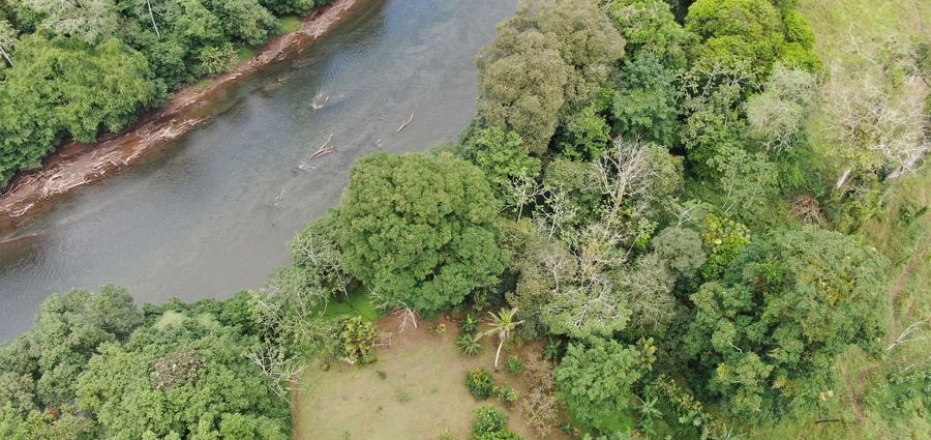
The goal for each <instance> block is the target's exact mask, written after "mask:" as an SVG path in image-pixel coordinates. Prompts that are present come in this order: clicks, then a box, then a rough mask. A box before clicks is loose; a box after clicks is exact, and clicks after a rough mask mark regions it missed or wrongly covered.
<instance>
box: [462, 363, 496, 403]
mask: <svg viewBox="0 0 931 440" xmlns="http://www.w3.org/2000/svg"><path fill="white" fill-rule="evenodd" d="M465 386H466V388H467V389H468V390H469V392H470V393H472V396H473V397H475V399H476V400H485V399H487V398H488V396H491V393H492V392H493V391H494V389H495V382H494V380H493V379H492V378H491V373H489V372H488V370H485V369H483V368H479V369H477V370H472V371H469V373H468V374H467V375H466V380H465Z"/></svg>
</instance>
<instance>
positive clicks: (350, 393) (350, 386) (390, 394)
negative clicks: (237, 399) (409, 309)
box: [293, 317, 566, 440]
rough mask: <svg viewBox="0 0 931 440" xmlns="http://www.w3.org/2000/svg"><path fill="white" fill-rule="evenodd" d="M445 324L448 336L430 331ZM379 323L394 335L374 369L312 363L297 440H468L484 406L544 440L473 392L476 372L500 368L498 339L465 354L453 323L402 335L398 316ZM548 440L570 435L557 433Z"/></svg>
mask: <svg viewBox="0 0 931 440" xmlns="http://www.w3.org/2000/svg"><path fill="white" fill-rule="evenodd" d="M439 324H445V325H446V328H447V329H448V331H446V332H443V333H441V334H438V332H431V331H430V328H436V326H438V325H439ZM378 325H379V327H380V328H381V329H382V330H383V331H386V332H393V333H394V337H393V344H392V346H391V347H390V348H380V349H379V350H378V361H377V362H375V363H374V364H372V365H368V366H364V367H356V366H351V365H346V364H342V363H340V364H334V365H332V367H331V368H330V369H329V370H328V371H323V370H321V369H320V368H317V365H316V364H313V365H312V366H311V367H309V368H308V369H307V370H306V372H305V373H304V377H303V380H302V387H301V389H300V391H299V392H298V396H297V403H296V408H295V412H294V417H295V419H294V436H293V437H294V439H295V440H328V439H364V440H397V439H418V440H421V439H422V440H431V439H438V438H439V437H440V436H441V435H443V434H453V435H455V436H457V437H458V438H460V439H467V438H469V431H470V429H471V426H472V421H473V411H474V409H475V408H476V407H478V406H482V405H494V406H496V407H498V408H499V409H501V410H503V411H505V412H506V413H508V414H509V416H510V422H509V423H508V426H509V428H510V429H511V430H512V431H514V432H516V433H518V434H520V435H521V436H523V437H524V438H525V439H535V438H539V437H538V436H536V435H535V434H534V432H532V430H531V428H530V426H529V425H528V424H526V423H525V422H524V421H523V420H522V419H521V417H520V415H519V414H518V411H517V410H506V409H505V408H504V406H503V405H501V404H500V403H499V402H498V401H497V400H496V399H494V398H490V399H488V400H486V401H482V402H478V401H476V400H475V399H474V398H473V397H472V396H471V395H470V394H469V392H468V390H466V387H465V385H464V381H465V377H466V373H467V372H468V371H469V370H471V369H475V368H485V369H487V370H489V371H491V370H492V369H493V362H494V354H495V352H494V349H495V347H493V346H492V344H493V343H494V342H495V341H493V340H492V339H488V338H484V339H483V340H482V343H483V344H484V346H485V347H484V350H483V351H482V353H481V354H480V355H478V356H475V357H466V356H464V355H463V354H461V353H460V352H459V349H458V348H457V347H456V343H455V340H456V337H457V336H458V332H457V331H456V330H455V329H456V328H458V325H457V323H456V322H454V321H451V320H446V319H442V320H440V321H436V322H421V325H420V326H419V328H416V329H408V330H407V331H405V332H404V333H401V332H399V331H398V325H399V319H398V318H397V317H389V318H386V319H384V320H382V321H380V322H379V323H378ZM533 350H536V351H537V352H539V347H537V346H525V347H524V348H523V349H521V350H520V352H522V353H525V352H528V351H533ZM514 353H515V352H514V351H510V352H508V353H506V354H509V355H510V354H514ZM493 375H494V378H495V381H496V383H499V384H502V383H507V384H509V385H511V386H513V387H514V388H516V389H517V390H518V391H519V392H520V393H521V395H522V396H523V395H526V392H527V390H526V389H524V385H523V384H521V383H520V380H519V379H517V378H515V377H514V376H513V375H511V374H510V373H508V372H507V370H506V369H505V368H501V371H499V372H497V373H493ZM547 438H548V439H563V438H566V437H564V436H563V434H562V433H561V432H558V431H557V430H554V431H553V432H551V434H550V435H548V436H547Z"/></svg>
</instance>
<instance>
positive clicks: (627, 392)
mask: <svg viewBox="0 0 931 440" xmlns="http://www.w3.org/2000/svg"><path fill="white" fill-rule="evenodd" d="M639 355H640V354H639V353H638V351H637V350H635V349H633V348H629V347H625V346H623V345H621V344H619V343H618V342H616V341H613V340H602V341H597V342H594V343H592V344H591V345H588V346H585V345H581V344H574V343H573V344H569V347H568V349H567V350H566V355H565V357H563V359H562V360H561V361H560V362H559V366H557V367H556V369H555V370H554V371H553V374H554V376H555V377H556V383H557V385H559V391H560V394H561V396H562V401H563V402H565V403H566V406H568V407H569V411H570V412H571V413H572V416H573V417H574V418H575V419H576V420H578V421H579V422H581V423H583V424H584V425H586V426H588V427H593V428H595V429H598V430H599V431H601V432H602V433H612V434H613V433H614V432H615V431H616V430H618V429H620V428H621V427H622V426H623V425H622V423H623V422H622V420H623V419H624V418H626V416H625V414H624V411H625V410H626V409H627V408H628V407H629V406H630V401H631V399H632V398H633V394H632V391H631V386H632V385H633V384H634V383H635V382H636V381H637V380H639V379H640V377H641V376H642V374H643V373H642V372H641V371H640V369H639V367H638V357H639ZM619 422H620V423H619Z"/></svg>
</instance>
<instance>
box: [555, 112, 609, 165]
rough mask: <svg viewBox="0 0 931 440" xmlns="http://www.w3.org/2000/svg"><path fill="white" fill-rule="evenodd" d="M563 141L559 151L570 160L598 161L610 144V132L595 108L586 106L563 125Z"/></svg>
mask: <svg viewBox="0 0 931 440" xmlns="http://www.w3.org/2000/svg"><path fill="white" fill-rule="evenodd" d="M564 138H565V139H564V140H563V141H562V142H560V146H559V149H560V150H561V151H562V154H563V155H565V156H567V157H569V158H572V159H576V160H579V159H582V160H592V159H598V158H600V157H601V155H602V154H603V153H604V150H606V149H607V148H608V146H609V145H610V144H611V130H610V127H608V123H607V121H605V119H604V117H602V116H601V115H599V114H598V113H597V112H596V110H595V107H593V106H588V107H585V108H584V109H582V111H580V112H578V113H575V114H573V115H570V116H569V117H568V120H567V121H566V125H565V135H564Z"/></svg>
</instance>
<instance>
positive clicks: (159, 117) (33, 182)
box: [0, 0, 364, 238]
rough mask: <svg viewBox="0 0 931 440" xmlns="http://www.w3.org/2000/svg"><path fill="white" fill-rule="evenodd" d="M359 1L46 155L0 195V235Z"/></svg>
mask: <svg viewBox="0 0 931 440" xmlns="http://www.w3.org/2000/svg"><path fill="white" fill-rule="evenodd" d="M362 2H364V0H336V1H334V2H333V4H331V5H329V6H326V7H323V8H318V9H316V10H314V11H313V12H312V13H311V14H310V15H309V16H308V17H307V18H306V19H305V20H304V24H303V26H302V27H301V29H300V30H298V31H296V32H292V33H290V34H286V35H283V36H281V37H278V38H275V39H274V40H272V41H270V42H269V43H267V44H266V45H265V46H263V47H262V48H261V49H260V50H259V51H258V53H257V55H256V56H255V57H254V58H253V59H252V60H250V61H248V62H245V63H242V64H240V65H238V66H237V67H236V68H234V69H232V70H231V71H229V72H227V73H225V74H223V75H221V76H219V77H217V78H215V79H214V80H213V81H211V83H210V84H209V85H208V86H207V87H200V86H198V85H190V86H188V87H186V88H184V89H182V90H180V91H178V92H177V93H175V95H174V96H173V97H172V99H171V100H170V101H169V102H168V104H166V105H165V106H164V107H163V108H162V109H160V110H155V111H152V112H149V113H147V114H145V115H143V116H142V117H141V118H140V119H139V121H138V122H137V123H135V124H133V125H132V126H130V127H127V128H126V129H124V130H122V131H120V132H119V133H109V134H106V135H104V136H102V137H101V138H100V139H99V140H98V141H97V142H96V143H93V144H82V143H79V142H70V143H67V144H65V145H62V146H61V147H59V148H58V150H57V151H56V152H55V153H53V154H52V155H50V156H49V157H47V158H46V159H45V160H44V165H43V168H42V169H40V170H37V171H33V172H29V173H24V174H20V175H19V176H17V177H16V178H15V179H13V181H12V182H11V184H10V186H9V188H8V189H7V191H6V192H4V193H3V194H2V195H0V238H3V237H4V236H7V237H8V236H9V235H10V234H11V232H13V231H14V230H15V229H16V228H17V227H18V226H20V225H22V224H23V223H24V222H25V221H26V220H28V219H29V218H30V216H34V215H35V214H38V213H40V212H42V211H44V210H47V209H48V208H49V207H50V206H51V205H52V204H53V202H55V201H56V200H59V199H61V198H62V197H63V196H65V195H67V194H69V193H71V192H72V191H74V190H75V189H77V188H80V187H82V186H84V185H87V184H88V183H91V182H94V181H97V180H100V179H102V178H104V177H106V176H109V175H111V174H114V173H116V172H119V171H120V170H123V169H125V168H126V167H128V166H130V165H132V164H133V163H135V162H137V161H138V160H139V159H140V158H143V157H145V156H146V155H149V154H151V153H153V152H155V151H158V150H159V149H160V148H162V147H164V146H166V145H167V144H168V143H169V142H170V141H172V140H174V139H177V138H178V137H179V136H181V135H183V134H184V133H187V132H188V131H189V130H191V129H192V128H194V127H195V126H197V125H198V124H200V123H202V122H204V121H206V120H207V119H210V118H211V117H212V116H213V115H212V114H211V111H210V110H209V107H208V104H210V103H212V102H214V101H215V100H216V98H217V97H218V96H219V95H221V94H222V93H223V92H225V91H226V90H228V89H229V88H230V87H231V86H233V85H235V84H239V83H242V82H243V81H245V80H246V79H248V78H250V77H251V76H252V75H254V74H255V72H256V71H258V70H259V69H260V68H261V67H263V66H266V65H268V64H271V63H273V62H276V61H281V60H284V59H286V58H288V57H289V56H292V55H294V54H295V53H298V52H300V51H302V50H304V49H306V48H307V47H309V46H310V45H311V44H313V43H314V42H315V41H316V40H317V39H318V38H320V37H321V36H322V35H324V34H325V33H326V32H328V31H329V30H330V29H332V28H333V27H334V26H335V25H336V24H337V23H339V22H340V21H341V20H342V19H343V18H344V17H346V16H347V15H348V13H347V12H348V11H350V10H351V9H352V8H353V7H354V6H356V5H358V4H361V3H362ZM27 214H29V215H27Z"/></svg>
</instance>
